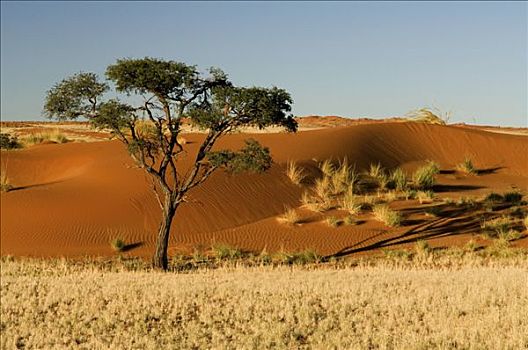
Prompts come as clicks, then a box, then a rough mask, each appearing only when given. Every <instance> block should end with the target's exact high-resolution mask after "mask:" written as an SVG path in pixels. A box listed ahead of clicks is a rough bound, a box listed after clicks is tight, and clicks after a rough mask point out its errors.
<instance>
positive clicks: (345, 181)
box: [330, 158, 358, 195]
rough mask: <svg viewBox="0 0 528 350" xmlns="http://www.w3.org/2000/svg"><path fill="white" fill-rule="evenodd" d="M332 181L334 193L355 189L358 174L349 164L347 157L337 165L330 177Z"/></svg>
mask: <svg viewBox="0 0 528 350" xmlns="http://www.w3.org/2000/svg"><path fill="white" fill-rule="evenodd" d="M330 179H331V182H332V193H333V194H334V195H338V194H341V193H343V192H345V191H347V190H349V189H352V190H353V189H354V185H355V184H356V182H357V180H358V175H357V173H356V171H355V169H354V168H352V167H351V166H349V165H348V161H347V159H346V158H345V159H344V160H343V161H342V162H341V163H340V164H339V167H337V168H336V169H335V170H334V171H333V174H332V175H331V177H330Z"/></svg>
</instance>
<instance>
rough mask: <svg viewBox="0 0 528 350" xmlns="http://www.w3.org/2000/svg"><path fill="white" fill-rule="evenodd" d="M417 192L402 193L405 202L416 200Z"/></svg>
mask: <svg viewBox="0 0 528 350" xmlns="http://www.w3.org/2000/svg"><path fill="white" fill-rule="evenodd" d="M417 195H418V192H417V191H416V190H410V189H409V190H407V191H405V192H404V196H405V200H409V199H416V196H417Z"/></svg>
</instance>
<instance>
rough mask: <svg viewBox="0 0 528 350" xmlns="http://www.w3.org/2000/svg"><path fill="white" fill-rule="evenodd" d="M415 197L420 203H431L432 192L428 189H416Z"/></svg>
mask: <svg viewBox="0 0 528 350" xmlns="http://www.w3.org/2000/svg"><path fill="white" fill-rule="evenodd" d="M416 198H417V199H418V201H419V202H420V204H423V203H431V202H432V201H433V199H434V192H433V191H431V190H428V191H418V192H417V193H416Z"/></svg>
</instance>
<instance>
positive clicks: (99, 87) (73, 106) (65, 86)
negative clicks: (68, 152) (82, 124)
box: [44, 73, 108, 120]
mask: <svg viewBox="0 0 528 350" xmlns="http://www.w3.org/2000/svg"><path fill="white" fill-rule="evenodd" d="M107 90H108V85H107V84H106V83H101V82H99V81H98V78H97V75H96V74H94V73H78V74H75V75H73V76H72V77H69V78H67V79H64V80H62V81H61V82H60V83H58V84H55V85H54V86H53V87H52V88H51V89H50V90H49V91H48V92H47V93H46V99H45V102H44V114H45V116H46V117H48V118H57V119H59V120H67V119H77V118H79V117H89V116H93V115H94V114H95V112H96V108H97V99H98V98H99V97H101V96H102V95H103V94H104V93H105V92H106V91H107Z"/></svg>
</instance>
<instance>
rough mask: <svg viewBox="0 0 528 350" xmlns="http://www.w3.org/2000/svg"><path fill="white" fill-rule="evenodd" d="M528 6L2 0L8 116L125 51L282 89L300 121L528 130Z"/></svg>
mask: <svg viewBox="0 0 528 350" xmlns="http://www.w3.org/2000/svg"><path fill="white" fill-rule="evenodd" d="M527 9H528V6H527V3H526V2H374V3H372V2H329V3H323V2H285V3H278V2H271V3H264V2H255V3H250V2H212V3H211V2H179V3H176V2H153V3H150V2H2V3H1V109H0V116H1V119H2V120H44V118H43V117H42V116H41V111H42V105H43V100H44V95H45V93H46V91H47V90H48V89H49V88H51V86H52V85H53V84H55V83H56V82H59V81H60V80H62V79H63V78H65V77H67V76H70V75H72V74H74V73H77V72H79V71H93V72H95V73H98V74H99V75H100V77H102V78H104V71H105V69H106V67H107V66H108V65H109V64H112V63H114V62H115V61H116V60H117V59H118V58H123V57H145V56H151V57H159V58H164V59H171V60H176V61H182V62H185V63H187V64H196V65H197V66H198V68H199V69H200V70H205V69H207V68H209V67H211V66H215V67H219V68H221V69H223V70H224V71H225V72H226V73H227V74H228V75H229V77H230V79H231V81H233V83H235V84H236V85H241V86H252V85H256V86H267V87H269V86H279V87H281V88H285V89H286V90H288V91H289V92H290V93H291V95H292V97H293V99H294V105H293V113H294V114H295V115H300V116H303V115H339V116H344V117H353V118H358V117H371V118H383V117H392V116H402V115H404V114H405V113H406V112H408V111H409V110H412V109H416V108H420V107H426V106H430V107H433V106H436V107H438V108H440V109H442V110H444V111H448V110H452V111H453V117H452V120H451V121H452V122H466V123H477V124H486V125H502V126H525V127H526V126H528V113H527V110H528V105H527V95H528V88H527V85H528V82H527V80H528V68H527V67H528V63H527V62H528V60H527V45H528V44H527V42H528V27H527V26H528V20H527Z"/></svg>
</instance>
